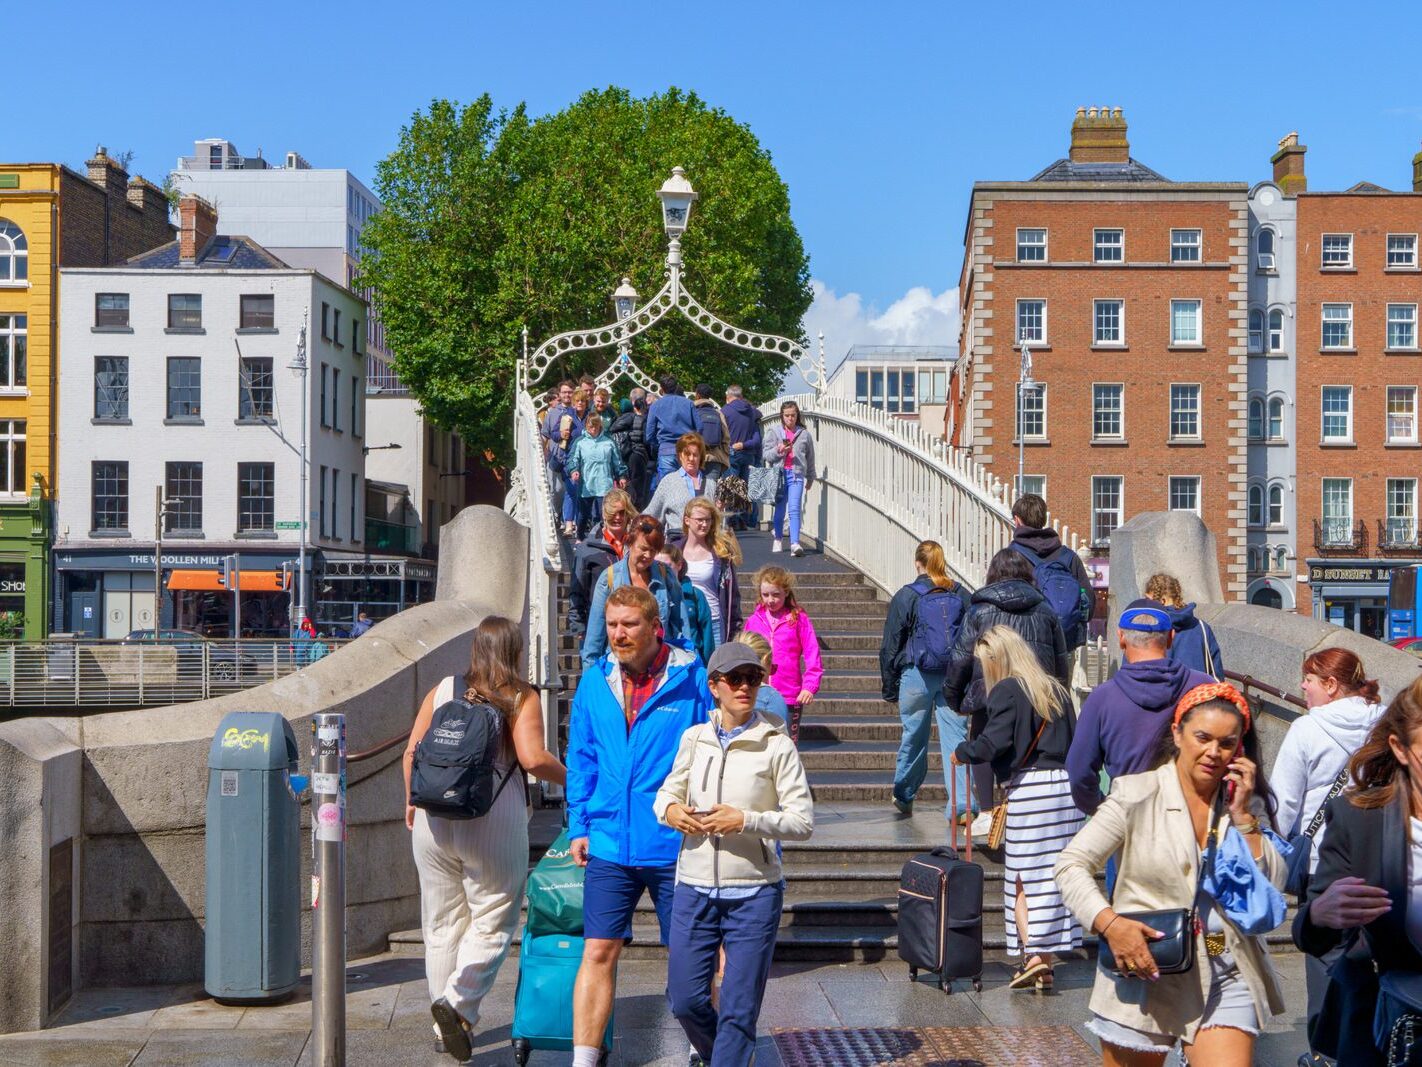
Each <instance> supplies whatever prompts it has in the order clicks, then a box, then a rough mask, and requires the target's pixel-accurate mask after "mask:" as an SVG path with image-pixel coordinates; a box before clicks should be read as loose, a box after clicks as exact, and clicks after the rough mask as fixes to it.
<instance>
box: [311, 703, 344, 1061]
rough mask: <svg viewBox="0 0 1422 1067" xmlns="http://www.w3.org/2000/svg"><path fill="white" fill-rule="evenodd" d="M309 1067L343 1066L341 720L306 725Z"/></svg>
mask: <svg viewBox="0 0 1422 1067" xmlns="http://www.w3.org/2000/svg"><path fill="white" fill-rule="evenodd" d="M311 734H312V736H311V812H312V815H311V846H312V858H313V860H314V863H313V865H312V871H313V877H312V889H311V912H312V927H313V929H312V936H311V942H312V948H311V1064H312V1067H345V1062H346V840H345V838H346V717H345V716H344V715H339V714H334V713H330V712H318V713H317V714H316V715H314V716H312V722H311Z"/></svg>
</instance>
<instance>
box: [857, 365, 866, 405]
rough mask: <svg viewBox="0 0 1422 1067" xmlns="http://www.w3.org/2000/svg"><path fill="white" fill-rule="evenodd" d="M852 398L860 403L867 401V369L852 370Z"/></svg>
mask: <svg viewBox="0 0 1422 1067" xmlns="http://www.w3.org/2000/svg"><path fill="white" fill-rule="evenodd" d="M854 399H855V400H857V401H859V403H861V404H867V403H869V372H868V371H867V370H856V371H855V372H854Z"/></svg>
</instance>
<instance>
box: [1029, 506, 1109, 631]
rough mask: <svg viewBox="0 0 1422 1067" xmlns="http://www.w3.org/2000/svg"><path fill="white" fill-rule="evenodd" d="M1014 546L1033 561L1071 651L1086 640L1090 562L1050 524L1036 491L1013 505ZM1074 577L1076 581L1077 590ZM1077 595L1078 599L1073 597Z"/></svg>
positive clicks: (1091, 596)
mask: <svg viewBox="0 0 1422 1067" xmlns="http://www.w3.org/2000/svg"><path fill="white" fill-rule="evenodd" d="M1012 522H1013V527H1014V528H1013V532H1012V544H1011V546H1010V547H1011V548H1013V549H1015V550H1016V551H1018V552H1020V553H1021V554H1022V555H1023V556H1024V557H1025V558H1026V559H1027V561H1028V562H1029V563H1031V564H1032V571H1033V575H1034V580H1035V584H1036V586H1037V588H1038V590H1039V591H1040V592H1041V593H1042V595H1043V596H1044V597H1046V598H1047V602H1048V603H1049V604H1050V605H1051V607H1052V610H1053V611H1054V612H1055V613H1056V616H1057V622H1058V623H1060V624H1061V628H1062V636H1063V637H1065V638H1066V643H1067V651H1069V652H1070V651H1072V650H1074V649H1077V648H1080V647H1081V646H1082V645H1084V644H1085V643H1086V638H1087V629H1088V627H1087V624H1088V623H1089V622H1090V621H1091V614H1092V610H1093V608H1094V606H1095V595H1094V594H1093V593H1092V591H1091V578H1090V576H1089V575H1088V574H1087V573H1086V564H1085V563H1083V562H1082V560H1081V557H1080V556H1078V555H1077V554H1076V553H1075V552H1073V551H1072V550H1071V549H1069V548H1067V547H1066V546H1064V545H1063V544H1062V539H1061V535H1060V534H1058V533H1057V531H1055V530H1053V529H1052V528H1051V527H1049V526H1048V525H1047V502H1046V501H1045V500H1043V499H1042V498H1041V497H1040V496H1038V495H1037V494H1036V493H1024V494H1023V495H1022V496H1020V497H1018V498H1017V500H1016V501H1015V502H1014V503H1013V505H1012ZM1065 579H1070V581H1074V582H1075V583H1076V586H1077V588H1076V589H1075V590H1073V589H1072V588H1071V586H1070V584H1069V582H1068V581H1067V580H1065ZM1073 594H1075V598H1073Z"/></svg>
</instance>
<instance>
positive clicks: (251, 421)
mask: <svg viewBox="0 0 1422 1067" xmlns="http://www.w3.org/2000/svg"><path fill="white" fill-rule="evenodd" d="M232 425H233V426H275V425H276V416H275V415H254V416H252V417H251V418H245V419H244V418H236V419H233V420H232Z"/></svg>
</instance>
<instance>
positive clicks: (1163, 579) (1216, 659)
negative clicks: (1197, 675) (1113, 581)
mask: <svg viewBox="0 0 1422 1067" xmlns="http://www.w3.org/2000/svg"><path fill="white" fill-rule="evenodd" d="M1145 595H1146V596H1148V597H1150V598H1151V599H1152V600H1158V601H1160V602H1161V604H1163V605H1164V606H1165V610H1166V612H1168V613H1169V615H1170V622H1171V625H1172V626H1174V628H1175V640H1174V642H1173V643H1172V644H1171V646H1170V658H1171V659H1174V660H1179V661H1180V662H1181V663H1184V664H1185V666H1187V667H1189V668H1191V669H1192V670H1197V671H1204V672H1205V673H1206V674H1208V675H1210V676H1211V677H1214V678H1217V679H1219V680H1220V681H1224V657H1223V656H1221V655H1220V643H1219V642H1218V641H1216V640H1215V634H1214V631H1213V630H1211V629H1210V628H1209V627H1208V626H1207V625H1205V623H1204V621H1203V620H1201V619H1197V618H1195V605H1194V604H1187V603H1185V594H1184V593H1183V592H1182V591H1181V589H1180V581H1179V579H1177V578H1176V577H1175V576H1174V575H1170V574H1166V573H1164V572H1161V573H1160V574H1152V575H1151V576H1150V578H1149V579H1148V580H1147V581H1146V586H1145Z"/></svg>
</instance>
